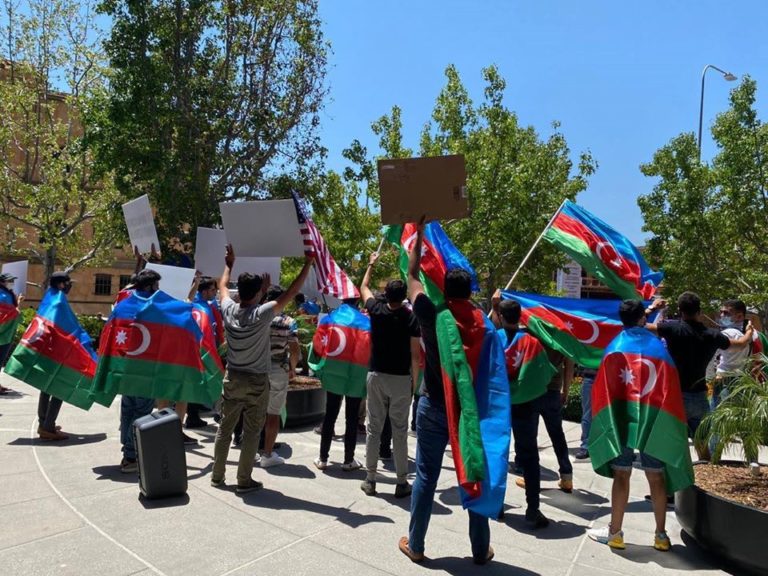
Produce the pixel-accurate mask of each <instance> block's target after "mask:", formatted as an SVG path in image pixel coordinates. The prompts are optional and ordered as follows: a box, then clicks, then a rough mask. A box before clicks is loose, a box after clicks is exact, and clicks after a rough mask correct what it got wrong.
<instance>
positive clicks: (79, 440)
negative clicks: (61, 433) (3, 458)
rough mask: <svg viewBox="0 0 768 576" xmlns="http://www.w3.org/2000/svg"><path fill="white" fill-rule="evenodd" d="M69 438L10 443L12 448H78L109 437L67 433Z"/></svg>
mask: <svg viewBox="0 0 768 576" xmlns="http://www.w3.org/2000/svg"><path fill="white" fill-rule="evenodd" d="M67 434H69V438H68V439H67V440H58V441H51V440H40V438H17V439H16V440H14V441H13V442H8V444H10V445H12V446H78V445H80V444H95V443H96V442H101V441H102V440H106V439H107V435H106V434H105V433H104V432H99V433H98V434H75V433H73V432H67Z"/></svg>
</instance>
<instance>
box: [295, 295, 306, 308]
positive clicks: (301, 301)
mask: <svg viewBox="0 0 768 576" xmlns="http://www.w3.org/2000/svg"><path fill="white" fill-rule="evenodd" d="M293 301H294V302H296V304H299V305H301V304H304V302H306V301H307V298H306V296H304V294H302V293H301V292H299V293H298V294H296V296H294V297H293Z"/></svg>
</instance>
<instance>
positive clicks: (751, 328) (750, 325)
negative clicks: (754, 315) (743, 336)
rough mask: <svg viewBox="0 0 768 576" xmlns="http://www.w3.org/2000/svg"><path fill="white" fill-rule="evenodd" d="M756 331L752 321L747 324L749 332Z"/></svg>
mask: <svg viewBox="0 0 768 576" xmlns="http://www.w3.org/2000/svg"><path fill="white" fill-rule="evenodd" d="M754 329H755V327H754V326H753V325H752V320H750V321H749V322H747V330H746V331H747V332H752V331H753V330H754Z"/></svg>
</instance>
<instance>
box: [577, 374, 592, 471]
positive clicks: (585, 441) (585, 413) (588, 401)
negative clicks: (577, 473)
mask: <svg viewBox="0 0 768 576" xmlns="http://www.w3.org/2000/svg"><path fill="white" fill-rule="evenodd" d="M594 381H595V379H594V377H592V376H585V377H584V379H583V380H582V382H581V445H580V448H581V450H583V452H582V453H580V454H578V455H579V456H581V457H582V458H583V457H586V456H587V455H588V453H589V431H590V429H591V428H592V383H593V382H594ZM585 452H586V454H585Z"/></svg>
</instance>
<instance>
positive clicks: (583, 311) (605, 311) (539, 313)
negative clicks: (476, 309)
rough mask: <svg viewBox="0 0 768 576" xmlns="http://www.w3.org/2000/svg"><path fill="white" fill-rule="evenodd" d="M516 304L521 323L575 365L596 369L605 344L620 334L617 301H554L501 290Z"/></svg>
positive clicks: (555, 299) (575, 299) (566, 299)
mask: <svg viewBox="0 0 768 576" xmlns="http://www.w3.org/2000/svg"><path fill="white" fill-rule="evenodd" d="M501 297H502V298H503V299H513V300H517V301H518V302H519V303H520V307H521V317H520V322H521V324H523V325H525V327H526V328H527V329H528V330H529V331H530V332H531V333H532V334H533V335H534V336H536V338H538V339H539V340H540V341H541V343H542V344H544V345H545V346H546V347H548V348H551V349H553V350H556V351H558V352H560V353H561V354H563V355H564V356H567V357H568V358H570V359H571V360H573V361H574V362H576V363H577V364H581V365H582V366H585V367H587V368H593V369H595V370H596V369H597V368H598V366H600V360H601V358H602V357H603V351H604V350H605V347H606V346H608V344H610V343H611V341H612V340H613V339H614V338H615V337H616V336H617V335H618V334H619V332H621V330H622V325H621V321H620V320H619V304H620V301H619V300H591V299H587V298H557V297H555V296H541V295H539V294H528V293H525V292H511V291H502V293H501Z"/></svg>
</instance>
